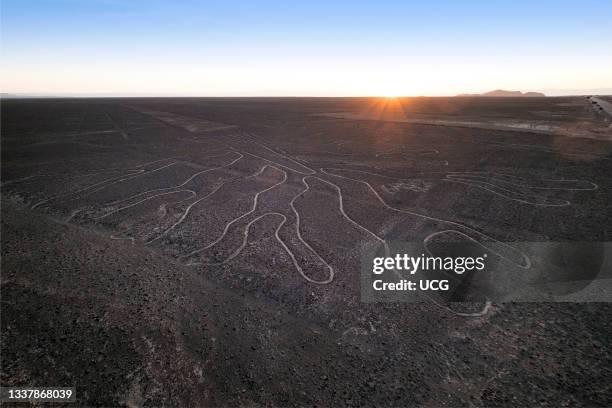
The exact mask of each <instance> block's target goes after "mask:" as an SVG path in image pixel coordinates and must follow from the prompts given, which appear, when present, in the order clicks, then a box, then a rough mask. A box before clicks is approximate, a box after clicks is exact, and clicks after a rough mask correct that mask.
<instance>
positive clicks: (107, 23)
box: [0, 0, 612, 96]
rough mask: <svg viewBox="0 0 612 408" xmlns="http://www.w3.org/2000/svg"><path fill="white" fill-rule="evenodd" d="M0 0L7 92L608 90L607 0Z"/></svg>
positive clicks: (611, 68)
mask: <svg viewBox="0 0 612 408" xmlns="http://www.w3.org/2000/svg"><path fill="white" fill-rule="evenodd" d="M0 1H1V10H0V12H1V23H2V24H1V29H0V30H1V31H0V33H1V39H0V46H1V49H0V53H1V54H0V57H1V58H0V64H1V66H0V69H1V71H0V75H1V77H0V78H1V82H0V88H1V91H2V92H4V93H18V94H39V95H101V96H103V95H151V96H154V95H178V96H181V95H185V96H187V95H188V96H277V95H283V96H404V95H405V96H416V95H432V96H442V95H456V94H459V93H480V92H486V91H490V90H493V89H499V88H501V89H510V90H522V91H544V92H545V93H547V94H549V95H560V94H580V93H594V94H603V93H612V24H610V17H611V16H612V1H610V0H581V1H575V0H573V1H565V0H554V1H547V0H539V1H533V0H528V1H524V0H514V1H490V0H486V1H485V0H483V1H480V0H465V1H450V0H447V1H442V0H428V1H409V0H403V1H388V0H378V1H369V2H363V1H359V0H352V1H332V0H329V1H325V0H309V1H302V2H293V1H267V0H258V1H240V0H239V1H232V0H226V1H217V2H209V1H180V0H174V1H170V0H167V1H166V0H146V1H140V0H53V1H51V0H0Z"/></svg>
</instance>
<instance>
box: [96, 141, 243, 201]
mask: <svg viewBox="0 0 612 408" xmlns="http://www.w3.org/2000/svg"><path fill="white" fill-rule="evenodd" d="M230 153H236V154H238V156H240V157H238V158H237V159H235V160H232V161H231V162H230V163H227V164H223V165H221V166H217V167H213V168H210V169H206V170H201V171H198V172H196V173H194V174H192V175H191V176H189V177H188V178H187V179H186V180H185V181H183V182H182V183H180V184H177V185H175V186H171V187H163V188H155V189H152V190H147V191H143V192H142V193H138V194H134V195H132V196H130V197H127V198H123V199H121V200H117V201H112V202H110V203H108V204H107V205H116V204H120V203H123V202H126V201H129V200H133V199H135V198H137V197H140V196H143V195H146V194H149V193H156V192H160V191H168V190H173V189H177V188H181V187H184V186H185V185H186V184H187V183H189V182H190V181H192V180H193V179H195V178H196V177H198V176H200V175H202V174H204V173H208V172H211V171H214V170H219V169H222V168H225V167H229V166H231V165H233V164H235V163H236V162H238V161H239V160H241V159H242V158H243V157H244V156H243V155H242V154H241V153H239V152H227V153H224V154H221V155H217V156H210V157H221V156H226V155H228V154H230Z"/></svg>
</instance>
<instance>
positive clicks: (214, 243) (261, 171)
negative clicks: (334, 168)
mask: <svg viewBox="0 0 612 408" xmlns="http://www.w3.org/2000/svg"><path fill="white" fill-rule="evenodd" d="M268 167H269V168H273V169H275V170H278V171H280V172H282V173H283V179H282V180H281V181H280V182H278V183H276V184H273V185H272V186H270V187H268V188H266V189H264V190H261V191H258V192H257V194H255V196H254V197H253V206H252V207H251V209H250V210H249V211H247V212H245V213H243V214H242V215H240V216H239V217H236V218H234V219H233V220H231V221H230V222H228V223H227V224H226V225H225V228H223V233H222V234H221V236H220V237H219V238H217V239H216V240H215V241H213V242H212V243H210V244H209V245H207V246H205V247H203V248H200V249H197V250H195V251H192V252H190V253H188V254H187V255H183V256H181V257H180V258H179V259H185V258H189V257H190V256H193V255H195V254H197V253H200V252H202V251H204V250H206V249H208V248H212V247H213V246H215V245H216V244H218V243H219V242H221V240H222V239H223V238H224V237H225V234H227V232H228V231H229V229H230V227H231V226H232V225H233V224H234V223H236V222H237V221H239V220H241V219H242V218H244V217H246V216H248V215H250V214H252V213H254V212H255V211H256V209H257V203H258V200H259V196H260V195H261V194H263V193H265V192H266V191H270V190H272V189H273V188H275V187H277V186H280V185H281V184H283V183H284V182H285V181H287V172H285V171H284V170H281V169H279V168H277V167H274V166H270V165H267V164H266V165H265V166H263V167H262V168H261V169H260V170H259V171H258V172H257V173H255V174H252V175H250V176H249V177H247V179H248V178H251V177H256V176H258V175H260V174H262V173H263V172H264V170H265V169H266V168H268Z"/></svg>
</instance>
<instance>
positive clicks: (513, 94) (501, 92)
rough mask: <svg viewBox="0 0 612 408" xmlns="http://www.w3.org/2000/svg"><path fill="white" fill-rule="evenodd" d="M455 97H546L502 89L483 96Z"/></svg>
mask: <svg viewBox="0 0 612 408" xmlns="http://www.w3.org/2000/svg"><path fill="white" fill-rule="evenodd" d="M457 96H485V97H486V96H505V97H508V96H511V97H532V96H536V97H544V96H546V95H544V94H543V93H541V92H521V91H506V90H504V89H496V90H494V91H490V92H486V93H483V94H461V95H457Z"/></svg>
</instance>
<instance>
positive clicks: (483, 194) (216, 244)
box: [0, 97, 612, 407]
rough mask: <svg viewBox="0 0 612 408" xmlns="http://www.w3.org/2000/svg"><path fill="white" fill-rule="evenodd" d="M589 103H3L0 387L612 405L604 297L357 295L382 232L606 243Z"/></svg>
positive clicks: (304, 402)
mask: <svg viewBox="0 0 612 408" xmlns="http://www.w3.org/2000/svg"><path fill="white" fill-rule="evenodd" d="M376 118H377V119H376ZM404 118H406V119H411V120H419V121H421V123H410V122H406V121H403V120H404ZM604 119H605V118H604V116H602V114H601V113H600V112H598V111H597V110H596V109H594V108H593V106H592V104H591V103H590V101H589V100H587V99H586V98H584V97H575V98H569V97H568V98H550V97H549V98H537V97H533V98H507V99H506V98H410V99H401V100H373V99H366V98H361V99H359V98H298V99H292V98H261V99H257V98H250V99H249V98H217V99H212V98H211V99H206V98H180V99H179V98H177V99H162V98H150V99H144V98H143V99H138V98H133V99H127V98H126V99H30V100H27V99H24V100H17V99H16V100H4V101H2V213H1V218H2V219H1V221H2V265H1V266H2V271H1V272H2V274H1V283H2V286H1V295H2V299H1V301H2V304H1V306H2V316H1V317H2V319H1V320H2V321H1V323H2V349H1V357H2V359H1V361H2V371H1V377H0V380H1V382H2V385H3V386H7V385H20V386H25V385H28V386H52V385H54V386H76V387H77V398H78V402H79V403H80V405H87V406H92V405H104V406H117V405H127V406H141V405H148V406H161V405H166V406H239V405H240V406H244V405H248V406H283V407H284V406H313V405H318V406H452V407H456V406H512V407H516V406H535V405H538V406H550V407H559V406H610V405H611V404H612V387H611V386H610V384H612V348H611V336H612V327H611V323H610V318H609V316H610V314H611V312H612V307H610V304H608V303H500V304H493V305H492V306H491V307H488V308H487V309H486V310H485V312H483V313H474V316H466V315H465V313H464V312H466V311H479V310H481V308H482V305H479V304H476V305H465V304H457V305H455V304H443V303H439V302H430V301H423V302H419V303H409V304H406V303H363V302H362V301H361V299H360V292H359V268H360V262H361V256H362V253H363V252H364V251H365V250H367V249H369V248H371V247H373V246H375V245H377V244H378V243H379V241H381V240H407V241H422V240H424V239H426V238H427V237H429V236H431V235H432V234H434V233H436V232H440V231H447V230H452V231H457V230H458V231H460V232H461V233H462V234H464V235H465V236H468V238H471V239H474V240H480V239H481V238H482V236H485V235H486V236H487V237H491V238H492V239H495V240H498V241H501V242H509V243H512V242H520V241H589V242H590V241H593V242H600V241H610V238H611V235H612V230H611V229H610V228H609V226H610V225H611V219H612V217H611V216H612V210H611V208H610V202H611V198H612V193H611V191H612V190H611V188H612V177H611V174H612V172H611V170H612V165H611V164H612V142H611V140H612V134H611V133H610V132H611V130H610V128H609V127H608V125H609V123H608V122H606V121H605V120H604ZM457 122H461V123H457ZM500 123H501V125H500ZM525 123H526V124H527V125H528V126H524V128H522V129H521V128H517V126H519V125H520V126H523V125H524V124H525ZM530 124H534V126H530ZM535 125H537V127H536V126H535ZM513 126H514V127H513Z"/></svg>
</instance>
